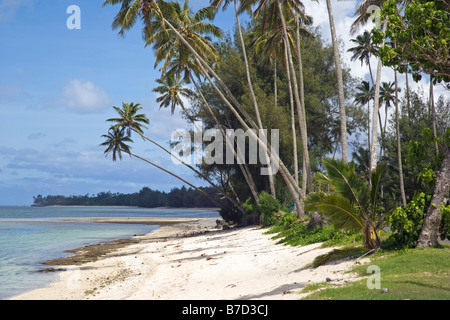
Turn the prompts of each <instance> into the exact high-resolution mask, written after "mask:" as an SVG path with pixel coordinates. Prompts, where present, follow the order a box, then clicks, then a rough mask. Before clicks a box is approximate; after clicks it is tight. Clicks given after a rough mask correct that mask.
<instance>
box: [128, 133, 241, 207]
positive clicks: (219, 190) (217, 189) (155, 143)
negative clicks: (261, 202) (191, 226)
mask: <svg viewBox="0 0 450 320" xmlns="http://www.w3.org/2000/svg"><path fill="white" fill-rule="evenodd" d="M133 131H134V132H136V133H137V134H139V135H141V137H142V138H143V139H146V140H147V141H149V142H151V143H153V144H154V145H156V146H157V147H159V148H160V149H162V150H163V151H165V152H166V153H168V154H170V155H171V156H172V157H174V158H175V159H176V160H177V161H180V162H181V163H182V164H183V165H185V166H186V167H187V168H189V169H191V170H192V171H194V172H195V173H196V174H198V175H199V177H201V178H202V179H204V180H205V181H206V182H208V183H209V184H210V185H211V187H213V188H214V189H216V191H217V192H218V193H220V194H222V195H223V196H224V197H225V198H227V199H228V200H229V201H230V202H231V203H233V204H234V205H235V206H236V207H237V208H241V209H242V207H241V206H240V205H239V203H237V202H236V201H235V200H234V199H233V198H232V197H230V196H229V195H228V194H227V193H226V192H224V191H223V190H221V189H220V188H219V187H217V186H216V185H215V184H214V183H213V182H212V181H211V180H210V179H208V177H206V176H205V175H203V174H202V173H201V172H199V171H198V170H197V169H195V168H194V167H192V166H191V165H189V164H187V163H186V162H184V161H183V160H181V159H180V158H178V157H177V156H176V155H173V154H172V153H171V152H170V151H169V150H167V149H166V148H164V147H163V146H162V145H160V144H159V143H157V142H156V141H153V140H152V139H150V138H148V137H146V136H145V135H143V134H141V133H139V132H137V131H136V130H134V129H133Z"/></svg>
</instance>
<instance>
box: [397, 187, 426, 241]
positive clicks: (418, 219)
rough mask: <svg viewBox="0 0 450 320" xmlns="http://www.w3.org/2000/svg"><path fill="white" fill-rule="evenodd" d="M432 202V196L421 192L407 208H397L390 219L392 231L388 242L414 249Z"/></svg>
mask: <svg viewBox="0 0 450 320" xmlns="http://www.w3.org/2000/svg"><path fill="white" fill-rule="evenodd" d="M430 200H431V196H430V195H425V193H423V192H419V193H416V194H415V195H414V197H413V198H412V200H411V201H410V202H409V203H408V204H407V205H406V207H405V208H402V207H397V208H396V209H395V210H394V211H393V212H392V214H391V215H390V216H389V218H388V224H390V225H391V231H392V234H391V235H390V236H389V239H388V242H391V243H392V244H394V245H398V246H403V247H414V246H415V245H416V243H417V238H418V236H419V233H420V230H421V229H422V224H423V218H424V216H425V214H426V210H427V208H428V206H429V204H430Z"/></svg>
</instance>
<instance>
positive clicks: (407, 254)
mask: <svg viewBox="0 0 450 320" xmlns="http://www.w3.org/2000/svg"><path fill="white" fill-rule="evenodd" d="M369 265H376V266H378V267H379V268H380V270H381V274H380V275H381V278H380V280H381V288H387V289H388V290H389V292H387V293H382V290H381V289H368V287H367V278H368V277H369V276H370V274H367V273H366V272H367V267H368V265H361V266H357V267H355V268H354V270H353V271H354V272H356V273H358V274H359V275H360V276H365V277H366V278H365V279H364V280H361V281H357V282H353V283H350V284H348V285H346V286H343V287H338V288H329V287H328V286H327V287H326V288H321V290H320V291H317V292H314V293H312V294H310V295H308V296H307V297H306V298H305V299H308V300H328V299H331V300H403V299H411V300H449V299H450V245H445V246H443V247H442V248H427V249H408V250H401V251H395V252H388V251H384V252H380V253H378V254H377V255H376V256H375V257H373V258H372V261H371V262H370V264H369ZM317 287H320V285H319V286H317V285H316V286H315V288H317ZM305 289H306V290H307V291H311V288H308V287H307V288H305ZM305 289H304V290H305ZM313 289H314V288H313ZM307 291H302V292H307Z"/></svg>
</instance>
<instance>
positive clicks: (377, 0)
mask: <svg viewBox="0 0 450 320" xmlns="http://www.w3.org/2000/svg"><path fill="white" fill-rule="evenodd" d="M382 3H383V0H363V1H362V2H361V3H360V4H359V5H358V7H357V8H356V11H355V14H354V15H355V16H356V19H355V21H354V22H353V23H352V26H351V27H350V33H351V34H355V33H356V32H357V31H358V29H359V28H360V27H361V26H363V25H365V24H366V23H367V22H368V21H369V19H370V18H371V15H372V12H370V10H369V9H370V8H371V6H373V8H375V7H376V6H378V7H381V5H382ZM377 27H378V26H377ZM386 27H387V21H386V20H384V21H383V23H382V26H381V30H382V31H384V30H386ZM382 45H384V43H383V44H382ZM381 66H382V62H381V59H380V58H378V64H377V74H376V79H375V84H374V86H375V92H374V102H373V117H372V144H371V150H370V169H371V170H375V169H376V166H377V148H378V123H377V118H379V107H380V86H381ZM380 127H381V126H380Z"/></svg>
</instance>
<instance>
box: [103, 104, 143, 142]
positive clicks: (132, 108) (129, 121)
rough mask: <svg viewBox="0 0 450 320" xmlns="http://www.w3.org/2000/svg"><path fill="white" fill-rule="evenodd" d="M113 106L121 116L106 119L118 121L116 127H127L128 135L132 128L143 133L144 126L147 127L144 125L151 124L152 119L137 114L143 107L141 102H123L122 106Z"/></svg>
mask: <svg viewBox="0 0 450 320" xmlns="http://www.w3.org/2000/svg"><path fill="white" fill-rule="evenodd" d="M113 108H114V109H115V110H116V111H117V113H118V114H119V118H111V119H108V120H106V121H108V122H116V124H115V125H114V127H115V128H119V127H120V128H126V129H127V135H128V137H130V136H131V130H134V131H136V132H137V133H139V134H141V135H142V134H143V133H144V131H143V130H142V128H145V129H147V127H146V126H145V125H144V123H145V124H149V123H150V121H149V120H148V118H147V117H146V116H145V115H144V114H137V113H138V111H139V110H141V109H142V107H141V106H140V104H139V103H133V102H131V103H125V102H122V108H119V107H116V106H113Z"/></svg>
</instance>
